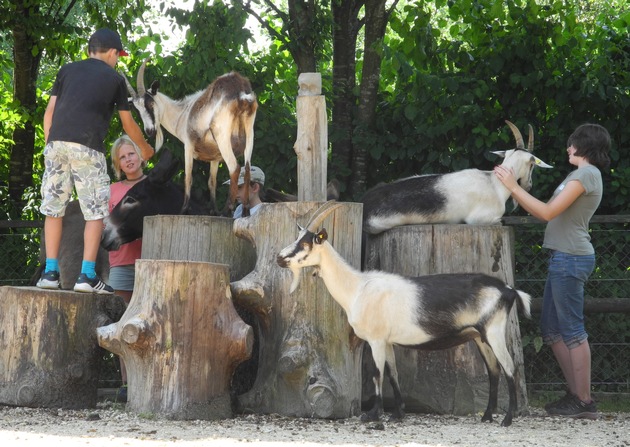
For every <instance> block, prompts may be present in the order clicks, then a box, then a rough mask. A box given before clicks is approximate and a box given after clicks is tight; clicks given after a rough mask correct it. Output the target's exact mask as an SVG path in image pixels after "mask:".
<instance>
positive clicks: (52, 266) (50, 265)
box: [44, 258, 59, 272]
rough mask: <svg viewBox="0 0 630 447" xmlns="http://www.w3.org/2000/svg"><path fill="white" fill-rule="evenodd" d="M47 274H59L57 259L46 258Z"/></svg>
mask: <svg viewBox="0 0 630 447" xmlns="http://www.w3.org/2000/svg"><path fill="white" fill-rule="evenodd" d="M44 271H45V272H58V271H59V261H57V258H46V269H45V270H44Z"/></svg>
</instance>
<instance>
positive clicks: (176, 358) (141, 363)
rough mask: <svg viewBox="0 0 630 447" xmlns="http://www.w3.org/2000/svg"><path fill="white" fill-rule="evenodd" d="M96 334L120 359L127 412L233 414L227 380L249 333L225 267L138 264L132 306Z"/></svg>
mask: <svg viewBox="0 0 630 447" xmlns="http://www.w3.org/2000/svg"><path fill="white" fill-rule="evenodd" d="M143 245H144V244H143ZM97 334H98V342H99V344H100V345H101V346H103V347H104V348H106V349H108V350H109V351H111V352H113V353H115V354H118V355H119V356H120V357H122V359H123V360H124V362H125V367H126V369H127V380H128V390H127V409H129V410H131V411H135V412H138V413H151V414H157V415H159V416H160V417H166V418H169V419H203V420H212V419H222V418H227V417H231V416H232V408H231V402H230V395H229V394H230V393H229V386H230V380H231V378H232V374H233V372H234V369H235V368H236V366H237V365H238V364H239V363H240V362H242V361H243V360H245V359H247V358H248V357H249V356H250V355H251V351H252V344H253V331H252V328H251V327H250V326H248V325H246V324H245V323H244V322H243V321H242V320H241V319H240V318H239V316H238V315H237V314H236V311H235V310H234V306H233V305H232V301H231V294H230V283H229V271H228V266H226V265H222V264H211V263H207V262H189V261H166V260H149V259H139V260H137V261H136V279H135V288H134V292H133V296H132V297H131V302H130V303H129V307H128V308H127V310H126V312H125V313H124V315H123V316H122V318H121V319H120V321H119V322H118V323H114V324H110V325H109V326H104V327H99V328H98V330H97Z"/></svg>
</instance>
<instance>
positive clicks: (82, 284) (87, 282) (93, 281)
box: [74, 273, 114, 295]
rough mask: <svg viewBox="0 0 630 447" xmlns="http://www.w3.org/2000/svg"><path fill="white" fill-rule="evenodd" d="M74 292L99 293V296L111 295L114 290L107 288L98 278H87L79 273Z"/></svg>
mask: <svg viewBox="0 0 630 447" xmlns="http://www.w3.org/2000/svg"><path fill="white" fill-rule="evenodd" d="M74 291H75V292H83V293H99V294H101V295H112V294H113V293H114V289H112V287H111V286H108V285H107V284H105V283H104V282H103V281H101V279H100V278H99V277H98V276H95V277H94V278H89V277H88V276H87V275H86V274H85V273H81V274H80V275H79V277H78V278H77V283H76V284H75V285H74Z"/></svg>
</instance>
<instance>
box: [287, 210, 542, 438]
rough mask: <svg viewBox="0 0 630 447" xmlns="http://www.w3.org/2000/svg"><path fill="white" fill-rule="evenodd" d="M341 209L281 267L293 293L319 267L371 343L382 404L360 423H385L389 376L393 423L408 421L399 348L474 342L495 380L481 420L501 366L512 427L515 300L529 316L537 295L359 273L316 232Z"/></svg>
mask: <svg viewBox="0 0 630 447" xmlns="http://www.w3.org/2000/svg"><path fill="white" fill-rule="evenodd" d="M337 206H339V204H336V203H334V202H327V203H326V204H324V205H323V206H322V207H321V208H320V210H318V211H317V212H315V214H314V215H313V217H312V218H311V221H310V222H309V223H308V224H307V226H306V228H305V229H301V231H300V233H299V235H298V238H297V240H296V241H295V242H293V243H292V244H290V245H289V246H287V247H286V248H284V249H283V250H282V251H280V253H279V254H278V257H277V262H278V265H280V267H285V268H289V269H291V271H292V273H293V282H292V284H291V289H290V291H291V292H293V291H294V290H295V289H296V288H297V287H298V285H299V278H300V269H302V268H304V267H309V266H311V267H316V268H317V270H318V274H319V276H320V277H321V278H322V279H323V280H324V283H325V284H326V288H327V289H328V291H329V292H330V294H331V295H332V297H333V298H334V299H335V301H337V302H338V303H339V304H340V305H341V307H343V309H344V310H345V312H346V315H347V317H348V322H349V323H350V326H352V329H354V332H355V334H356V335H357V336H358V337H360V338H362V339H363V340H365V341H367V342H368V343H369V344H370V347H371V348H372V355H373V357H374V363H375V364H376V368H377V372H376V374H375V376H374V378H373V380H374V385H375V388H376V399H375V404H374V407H373V408H372V409H371V410H370V411H368V412H367V413H366V414H364V415H363V416H362V419H363V420H365V421H373V420H378V419H379V418H380V414H381V413H382V411H383V377H384V375H385V374H386V373H387V372H388V373H389V378H390V383H391V385H392V388H393V391H394V400H395V408H394V411H393V413H392V418H393V419H400V418H402V417H403V416H404V411H403V408H404V406H403V400H402V395H401V391H400V386H399V384H398V373H397V371H396V359H395V357H394V345H399V346H403V347H408V348H414V349H422V350H435V349H445V348H450V347H453V346H457V345H460V344H462V343H464V342H467V341H469V340H474V342H475V343H476V345H477V347H478V348H479V352H480V354H481V356H482V357H483V359H484V362H485V364H486V367H487V370H488V376H489V379H490V394H489V399H488V407H487V408H486V411H485V413H484V414H483V417H482V419H481V420H482V421H492V414H493V412H494V411H495V410H496V407H497V400H498V388H499V375H500V373H501V369H503V372H504V374H505V378H506V381H507V387H508V392H509V406H508V410H507V413H506V415H505V418H504V419H503V422H502V423H501V425H503V426H508V425H510V424H511V423H512V418H513V416H514V413H515V411H516V385H515V379H514V374H515V370H516V368H515V365H514V361H513V359H512V357H511V355H510V352H509V351H508V348H507V342H506V337H507V334H506V331H507V324H508V315H509V313H510V310H511V309H512V306H513V305H514V302H516V303H517V306H518V308H519V309H521V310H522V311H523V313H524V314H525V315H526V316H527V317H529V315H530V300H531V297H530V296H529V295H528V294H527V293H525V292H521V291H518V290H515V289H513V288H512V287H510V286H508V285H506V284H505V283H504V282H503V281H501V280H499V279H497V278H494V277H491V276H488V275H484V274H441V275H427V276H421V277H415V278H410V277H403V276H400V275H396V274H392V273H386V272H382V271H376V270H375V271H367V272H361V271H358V270H356V269H354V268H353V267H352V266H350V265H349V264H348V263H347V262H345V260H344V259H343V258H342V257H341V256H340V255H339V253H337V252H336V251H335V249H334V248H333V247H332V245H330V243H329V242H328V241H327V239H328V234H327V232H326V229H321V230H319V231H318V230H317V228H318V227H319V225H320V224H321V223H322V222H323V221H324V219H325V218H326V217H327V216H328V215H329V214H330V213H331V212H332V211H333V210H334V209H335V207H337Z"/></svg>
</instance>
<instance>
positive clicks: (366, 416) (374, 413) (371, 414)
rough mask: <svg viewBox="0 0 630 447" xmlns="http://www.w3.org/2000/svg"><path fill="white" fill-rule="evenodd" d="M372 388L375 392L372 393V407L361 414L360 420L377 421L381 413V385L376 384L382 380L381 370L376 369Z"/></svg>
mask: <svg viewBox="0 0 630 447" xmlns="http://www.w3.org/2000/svg"><path fill="white" fill-rule="evenodd" d="M373 380H374V388H375V389H376V393H375V394H374V405H373V406H372V408H371V409H370V410H368V411H366V412H365V413H363V414H362V415H361V422H372V421H378V420H379V419H380V417H381V414H383V393H382V391H383V387H382V386H379V385H378V384H379V383H381V384H382V382H383V377H382V376H381V372H380V371H379V370H378V369H377V370H376V372H375V374H374V377H373Z"/></svg>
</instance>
